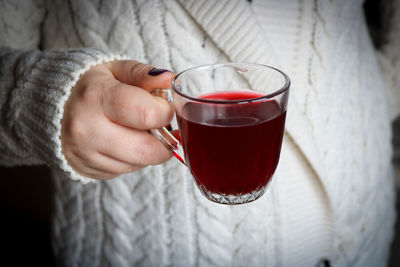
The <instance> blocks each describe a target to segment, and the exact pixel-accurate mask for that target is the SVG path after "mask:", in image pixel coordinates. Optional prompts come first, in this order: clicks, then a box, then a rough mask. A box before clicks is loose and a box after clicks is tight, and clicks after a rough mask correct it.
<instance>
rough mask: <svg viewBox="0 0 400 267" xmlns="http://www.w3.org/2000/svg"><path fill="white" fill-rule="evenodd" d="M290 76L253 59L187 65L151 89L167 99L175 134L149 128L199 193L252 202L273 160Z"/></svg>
mask: <svg viewBox="0 0 400 267" xmlns="http://www.w3.org/2000/svg"><path fill="white" fill-rule="evenodd" d="M289 86H290V79H289V77H288V76H287V75H286V74H285V73H283V72H282V71H280V70H278V69H276V68H273V67H270V66H266V65H259V64H248V63H226V64H214V65H204V66H198V67H194V68H191V69H188V70H185V71H183V72H181V73H179V74H178V75H176V77H175V78H174V79H173V81H172V89H159V90H157V92H156V94H157V95H159V96H163V97H165V98H167V99H168V100H169V101H170V102H171V103H172V105H173V107H174V110H175V117H176V121H177V124H178V129H179V131H175V132H179V134H175V135H173V134H171V132H169V131H168V130H167V129H166V128H165V127H164V128H161V129H153V130H151V133H152V134H153V135H155V136H156V137H157V138H158V139H159V140H160V141H161V142H162V144H164V146H165V147H167V148H168V149H169V150H170V151H171V152H172V153H173V154H174V155H175V157H176V158H178V159H179V160H180V161H181V162H182V163H184V164H186V165H187V167H188V168H189V170H190V172H191V174H192V175H193V177H194V180H195V182H196V184H197V187H198V188H199V190H200V191H201V193H202V194H203V195H204V196H205V197H206V198H208V199H209V200H211V201H214V202H217V203H221V204H243V203H248V202H251V201H254V200H256V199H258V198H259V197H261V196H262V195H263V194H264V192H265V191H266V189H267V187H268V184H269V182H270V181H271V178H272V175H273V174H274V172H275V169H276V167H277V164H278V161H279V155H280V151H281V145H282V138H283V132H284V125H285V118H286V109H287V102H288V94H289Z"/></svg>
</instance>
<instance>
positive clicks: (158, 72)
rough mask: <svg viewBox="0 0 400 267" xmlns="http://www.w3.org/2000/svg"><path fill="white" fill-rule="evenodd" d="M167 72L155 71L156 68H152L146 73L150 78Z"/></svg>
mask: <svg viewBox="0 0 400 267" xmlns="http://www.w3.org/2000/svg"><path fill="white" fill-rule="evenodd" d="M167 71H169V70H164V69H157V68H152V69H151V70H149V72H148V73H147V74H148V75H150V76H157V75H160V74H162V73H164V72H167Z"/></svg>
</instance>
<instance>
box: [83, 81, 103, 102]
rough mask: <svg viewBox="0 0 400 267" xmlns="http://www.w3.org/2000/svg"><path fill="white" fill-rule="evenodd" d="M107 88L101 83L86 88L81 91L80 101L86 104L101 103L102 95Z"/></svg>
mask: <svg viewBox="0 0 400 267" xmlns="http://www.w3.org/2000/svg"><path fill="white" fill-rule="evenodd" d="M104 88H105V84H104V83H103V82H99V83H96V84H93V85H92V84H90V85H87V86H84V87H83V88H82V89H81V91H80V94H79V96H80V99H81V101H82V102H83V103H84V104H89V105H91V104H97V103H99V99H100V93H99V92H101V91H103V90H104Z"/></svg>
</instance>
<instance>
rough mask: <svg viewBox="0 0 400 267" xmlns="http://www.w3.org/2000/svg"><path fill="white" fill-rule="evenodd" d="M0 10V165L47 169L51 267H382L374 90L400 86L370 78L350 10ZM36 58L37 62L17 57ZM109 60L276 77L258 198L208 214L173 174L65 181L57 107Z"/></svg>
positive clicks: (190, 4)
mask: <svg viewBox="0 0 400 267" xmlns="http://www.w3.org/2000/svg"><path fill="white" fill-rule="evenodd" d="M1 7H2V8H0V13H1V14H2V16H1V17H2V20H1V23H0V27H1V28H0V30H1V32H0V38H1V45H2V46H5V47H9V48H2V49H1V50H0V60H1V64H0V70H1V72H0V73H1V74H0V78H1V84H0V85H1V86H0V87H1V91H0V96H1V97H0V101H1V103H0V104H1V105H0V107H1V118H0V119H1V124H0V127H1V128H0V135H1V140H0V148H1V151H2V153H1V155H0V161H1V163H2V164H4V165H18V164H39V163H47V164H49V165H51V166H53V167H54V168H53V176H54V188H55V197H54V216H53V248H54V252H55V255H56V258H57V261H58V263H59V265H61V266H316V265H317V263H318V262H319V261H321V260H323V259H325V260H329V261H330V263H331V266H383V265H385V262H386V260H387V257H388V251H389V245H390V241H391V238H392V235H393V225H394V182H393V173H392V166H391V163H390V158H391V147H390V119H389V117H390V115H389V114H390V113H389V109H388V108H387V107H388V101H387V97H386V93H385V89H384V88H385V86H386V88H396V86H397V88H398V87H399V84H400V83H399V81H398V80H396V79H394V78H390V77H396V76H395V75H394V74H393V75H392V74H390V75H392V76H390V75H386V76H383V75H382V73H381V70H380V69H379V65H378V60H377V57H376V55H375V50H374V48H373V46H372V44H371V41H370V39H369V36H368V32H367V29H366V24H365V20H364V17H363V13H362V1H345V0H334V1H320V0H302V1H292V0H282V1H274V0H253V1H244V0H231V1H228V0H221V1H206V0H179V1H175V0H168V1H161V0H151V1H146V0H107V1H101V0H90V1H80V0H54V1H44V2H42V1H33V2H30V3H29V4H26V2H25V1H22V0H21V1H8V2H7V1H2V2H1ZM397 10H398V9H397ZM396 14H397V15H396V16H394V17H395V19H397V20H398V19H399V17H400V16H399V14H398V12H397V13H396ZM395 19H394V20H395ZM21 21H23V22H26V25H25V23H21ZM397 30H398V29H397V28H396V29H393V30H391V32H392V33H393V34H392V35H390V36H391V39H390V42H389V43H388V45H387V47H386V48H385V49H384V50H383V52H382V53H381V54H380V56H379V58H380V62H381V65H382V66H383V67H384V68H385V67H386V69H391V68H390V67H391V66H392V64H394V65H395V66H397V65H398V64H397V63H396V62H397V61H396V60H395V59H393V60H395V61H394V62H392V61H391V60H392V58H393V54H394V53H395V51H398V50H396V49H398V43H399V42H398V40H399V38H398V36H399V35H395V34H394V32H396V31H397ZM27 36H28V37H27ZM393 43H394V44H396V43H397V45H393ZM87 47H96V49H94V48H87ZM11 48H12V49H15V48H18V49H24V50H19V51H16V50H12V49H11ZM36 48H41V49H42V50H43V51H45V52H43V51H39V50H36V51H30V52H28V51H27V50H28V49H30V50H32V49H36ZM68 48H74V50H70V49H68ZM120 54H124V55H127V57H129V58H132V59H136V60H139V61H142V62H145V63H148V64H152V65H154V66H157V67H159V68H166V69H171V70H173V71H175V72H179V71H181V70H183V69H185V68H188V67H192V66H194V65H199V64H208V63H216V62H227V61H237V62H256V63H262V64H268V65H274V66H278V67H279V68H282V69H283V70H284V71H285V72H287V73H288V74H289V76H290V77H291V79H292V88H291V95H290V101H289V108H288V117H287V130H286V132H285V139H284V144H283V148H282V154H281V162H280V164H279V167H278V169H277V171H276V175H275V178H274V180H273V182H272V184H271V185H270V188H269V189H268V192H267V193H266V194H265V195H264V196H263V197H262V198H260V199H259V200H257V201H255V202H253V203H250V204H246V205H242V206H224V205H218V204H214V203H212V202H210V201H208V200H206V199H205V198H204V197H203V196H201V195H200V193H199V191H198V190H197V188H196V187H195V185H194V184H193V182H192V178H191V176H190V173H189V171H188V170H187V169H186V168H185V167H184V166H183V165H181V164H180V163H179V162H177V161H174V160H171V161H169V162H167V163H166V164H163V165H160V166H152V167H147V168H145V169H143V170H141V171H138V172H135V173H132V174H126V175H123V176H121V177H119V178H117V179H114V180H111V181H101V182H94V183H89V184H87V185H83V184H82V183H78V182H76V181H71V179H70V178H73V179H80V180H82V181H84V182H86V181H88V180H87V178H85V177H81V176H79V175H78V174H76V173H75V172H74V171H73V170H72V168H71V167H70V166H69V165H68V164H67V162H66V161H65V159H64V157H63V155H62V152H61V146H60V141H59V134H60V127H61V126H60V120H61V118H62V114H63V105H64V103H65V101H66V99H67V98H68V96H69V94H70V90H71V88H72V87H73V85H74V84H75V82H76V81H77V80H78V79H79V76H80V75H81V74H82V73H83V72H85V71H86V70H88V69H89V68H90V67H91V66H93V65H95V64H98V63H101V62H105V61H109V60H114V59H118V58H120V57H119V56H115V55H120ZM396 64H397V65H396ZM397 67H398V66H397ZM397 67H396V68H397ZM396 68H394V69H396ZM390 73H392V72H390ZM384 77H389V78H385V79H384ZM390 92H391V94H392V95H395V96H397V97H398V94H399V92H398V91H396V90H394V89H390ZM393 112H394V114H396V113H395V111H393Z"/></svg>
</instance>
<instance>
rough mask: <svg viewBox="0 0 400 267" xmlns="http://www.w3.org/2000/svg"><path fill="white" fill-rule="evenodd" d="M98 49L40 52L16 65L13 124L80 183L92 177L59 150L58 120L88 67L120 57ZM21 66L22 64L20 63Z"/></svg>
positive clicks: (46, 159)
mask: <svg viewBox="0 0 400 267" xmlns="http://www.w3.org/2000/svg"><path fill="white" fill-rule="evenodd" d="M122 58H123V57H122V56H120V55H111V54H107V53H105V52H102V51H100V50H97V49H75V50H63V51H47V52H42V53H40V55H39V56H38V57H37V58H36V62H34V63H33V64H32V65H30V64H28V65H30V66H29V68H27V69H24V67H20V68H19V69H18V72H19V76H20V77H22V78H20V79H18V83H17V91H18V92H19V94H18V98H16V99H18V101H19V102H20V103H18V104H17V105H16V106H18V107H19V109H18V110H17V111H16V112H19V114H18V115H17V117H18V120H17V123H16V126H17V127H18V128H19V129H18V132H19V135H21V136H23V138H21V139H22V140H21V141H22V142H26V144H24V145H26V146H28V147H29V146H30V147H31V149H32V152H33V153H34V154H36V155H37V156H38V157H39V158H40V159H42V160H43V161H44V162H45V163H47V164H49V165H50V166H52V167H56V168H59V169H61V170H63V171H64V172H66V173H67V174H68V176H69V177H71V178H72V179H73V180H79V181H81V182H83V183H87V182H89V181H92V180H93V179H91V178H88V177H84V176H82V175H80V174H79V173H77V172H76V171H74V170H73V169H72V167H71V166H70V165H69V164H68V162H67V160H66V158H65V157H64V154H63V152H62V145H61V139H60V136H61V120H62V118H63V114H64V104H65V102H66V101H67V99H68V97H69V96H70V94H71V89H72V88H73V87H74V85H75V84H76V82H77V81H78V79H79V78H80V76H81V75H82V74H83V73H84V72H86V71H87V70H89V69H90V68H91V67H93V66H95V65H97V64H100V63H104V62H108V61H113V60H118V59H122ZM22 66H24V64H22Z"/></svg>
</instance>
